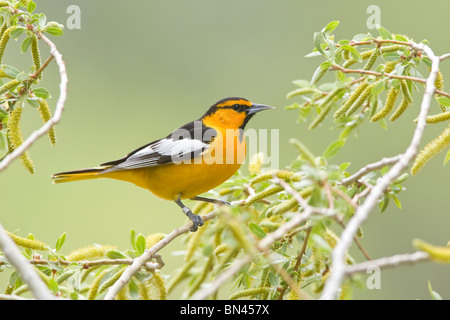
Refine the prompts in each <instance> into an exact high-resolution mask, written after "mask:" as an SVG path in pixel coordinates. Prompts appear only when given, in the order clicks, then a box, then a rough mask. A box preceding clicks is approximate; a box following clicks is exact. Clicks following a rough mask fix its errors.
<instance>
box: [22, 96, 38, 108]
mask: <svg viewBox="0 0 450 320" xmlns="http://www.w3.org/2000/svg"><path fill="white" fill-rule="evenodd" d="M25 101H26V102H27V103H28V104H29V105H30V106H31V107H32V108H39V101H38V100H37V98H26V99H25Z"/></svg>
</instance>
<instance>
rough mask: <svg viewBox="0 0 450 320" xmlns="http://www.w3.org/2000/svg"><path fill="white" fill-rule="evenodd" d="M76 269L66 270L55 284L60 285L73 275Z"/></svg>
mask: <svg viewBox="0 0 450 320" xmlns="http://www.w3.org/2000/svg"><path fill="white" fill-rule="evenodd" d="M76 271H77V269H68V270H66V271H64V272H63V273H61V274H60V275H59V276H58V278H56V283H58V284H61V283H63V282H64V281H66V280H67V279H69V278H70V277H71V276H73V275H74V274H75V272H76Z"/></svg>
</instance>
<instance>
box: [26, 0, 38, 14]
mask: <svg viewBox="0 0 450 320" xmlns="http://www.w3.org/2000/svg"><path fill="white" fill-rule="evenodd" d="M34 9H36V3H34V1H33V0H30V1H29V2H28V5H27V11H28V12H29V13H33V11H34Z"/></svg>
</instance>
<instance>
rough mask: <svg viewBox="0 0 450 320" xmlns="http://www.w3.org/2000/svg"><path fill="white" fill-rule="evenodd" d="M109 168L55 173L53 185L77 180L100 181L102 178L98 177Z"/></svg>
mask: <svg viewBox="0 0 450 320" xmlns="http://www.w3.org/2000/svg"><path fill="white" fill-rule="evenodd" d="M108 167H109V166H105V167H97V168H88V169H79V170H73V171H66V172H60V173H55V174H54V175H52V177H51V178H52V180H53V183H61V182H69V181H77V180H88V179H98V178H102V176H100V175H98V174H99V173H100V172H102V171H103V170H105V169H107V168H108Z"/></svg>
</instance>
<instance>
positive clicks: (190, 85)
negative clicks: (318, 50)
mask: <svg viewBox="0 0 450 320" xmlns="http://www.w3.org/2000/svg"><path fill="white" fill-rule="evenodd" d="M36 3H37V9H36V11H37V12H44V13H45V14H46V15H47V17H48V19H49V20H55V21H58V22H60V23H62V24H64V25H66V21H67V19H68V18H69V16H70V14H68V13H67V12H66V10H67V8H68V6H69V5H72V4H76V5H78V6H79V7H80V9H81V29H80V30H69V29H67V28H66V29H65V34H64V36H63V37H61V38H52V39H54V41H55V43H56V44H57V46H58V48H59V50H60V51H61V53H62V54H63V56H64V60H65V62H66V66H67V70H68V77H69V93H68V101H67V104H66V110H65V111H64V115H63V119H62V121H61V122H60V124H59V125H58V126H57V129H56V130H57V138H58V142H57V145H56V147H51V146H50V144H49V143H48V141H47V139H45V137H44V138H43V139H41V140H39V141H38V142H37V143H36V144H35V145H33V147H32V148H31V150H30V152H31V156H32V158H33V160H34V162H35V168H36V174H35V175H30V174H29V173H28V172H27V171H26V170H25V169H24V168H23V167H22V166H21V164H20V162H19V161H16V162H15V163H13V164H12V165H10V166H9V168H8V169H7V170H6V171H5V172H2V173H1V177H0V179H1V180H0V181H1V183H0V195H1V199H2V200H1V209H0V212H1V215H0V221H1V222H2V224H3V225H4V227H5V228H7V229H8V230H9V231H12V232H13V231H15V230H20V231H19V234H20V235H22V236H26V235H27V234H28V233H29V232H32V233H33V234H34V235H35V236H36V237H37V238H38V239H40V240H42V241H44V242H47V243H49V244H51V245H54V243H55V241H56V239H57V238H58V237H59V235H60V234H62V233H63V232H66V233H67V240H66V243H65V245H64V247H63V250H62V251H63V252H64V253H69V252H70V250H72V249H75V248H78V247H81V246H85V245H88V244H92V243H101V244H114V245H117V246H118V247H119V249H126V248H128V247H129V232H130V229H131V228H134V229H135V230H136V231H137V232H141V233H143V234H150V233H154V232H170V231H171V230H172V229H173V228H174V227H177V226H179V225H181V224H182V223H184V221H185V218H184V217H183V215H182V214H181V211H180V210H179V209H178V208H177V207H176V206H175V205H174V204H173V203H170V202H166V201H163V200H160V199H158V198H156V197H155V196H153V195H151V194H149V192H148V191H146V190H144V189H140V188H137V187H135V186H133V185H131V184H128V183H123V182H118V181H112V180H96V181H86V182H78V183H70V184H61V185H52V184H51V181H50V175H51V174H52V173H55V172H60V171H65V170H71V169H77V168H83V167H89V166H93V165H97V164H99V163H101V162H104V161H108V160H113V159H116V158H119V157H122V156H123V155H125V154H126V153H128V152H129V151H131V150H133V149H134V148H136V147H139V146H141V145H143V144H145V143H148V142H150V141H152V140H154V139H156V138H160V137H162V136H165V135H167V134H168V133H170V132H171V130H172V129H174V128H177V127H178V126H180V125H182V124H184V123H186V122H188V121H190V120H193V119H196V118H198V117H200V116H201V115H202V114H203V112H204V111H205V110H206V108H207V107H209V106H210V105H211V104H213V103H214V102H216V101H217V100H219V99H221V98H224V97H227V96H242V97H246V98H248V99H250V100H252V101H254V102H258V103H264V104H270V105H273V106H276V107H277V109H276V110H274V111H270V113H269V112H267V113H263V114H260V115H258V116H257V117H256V118H255V119H253V120H252V121H251V123H250V125H249V126H250V127H253V128H257V129H258V128H267V129H271V128H273V129H280V147H279V148H280V151H281V154H280V166H281V167H282V166H285V165H287V164H288V163H289V162H290V161H291V160H292V159H293V158H294V157H295V156H296V152H295V150H293V149H292V148H291V146H290V145H289V143H288V140H289V138H290V137H296V138H298V139H301V140H302V141H303V142H304V143H305V144H306V145H307V146H309V148H310V149H311V150H312V151H313V152H315V153H316V154H321V153H322V152H323V150H324V149H325V148H326V147H327V145H328V144H329V143H331V142H332V141H334V140H335V137H336V134H337V132H336V131H334V130H330V129H329V128H330V124H331V122H330V121H329V120H328V122H327V121H325V122H324V125H323V126H321V127H319V128H317V129H315V130H314V131H308V130H307V125H305V124H301V125H299V124H296V117H297V113H296V112H295V111H285V110H284V107H285V106H286V105H288V104H290V103H291V102H292V101H287V100H286V98H285V95H286V93H287V92H289V91H290V90H292V89H293V88H294V86H293V85H292V84H291V81H292V80H295V79H310V77H311V76H312V74H313V72H314V70H315V68H316V67H317V65H318V64H319V63H320V62H321V59H320V58H309V59H308V58H304V55H306V54H307V53H309V52H311V50H312V48H313V41H312V39H313V33H314V32H316V31H320V30H321V29H322V28H323V27H324V26H325V25H326V24H327V23H328V22H330V21H333V20H339V21H341V24H340V26H339V27H338V29H337V30H336V32H335V34H336V38H337V39H342V38H346V39H349V38H352V37H353V35H355V34H357V33H365V32H368V31H370V30H368V29H367V26H366V20H367V19H368V17H369V14H367V13H366V9H367V7H368V6H369V5H371V4H377V5H378V6H379V7H380V9H381V24H382V25H383V26H384V27H385V28H387V29H388V30H390V31H391V32H394V33H404V34H407V35H409V36H411V37H413V38H414V40H416V41H420V40H422V39H424V38H426V39H428V40H429V42H430V46H431V47H432V49H434V51H435V52H436V53H437V54H443V53H446V52H450V43H449V41H448V39H449V31H450V30H449V29H450V28H449V25H448V12H449V10H450V2H448V1H444V0H440V1H438V0H434V1H430V2H427V3H424V2H423V1H417V0H411V1H408V2H407V3H405V2H400V1H396V2H394V1H391V2H387V1H361V0H358V1H356V0H352V1H350V0H347V1H340V2H337V1H333V2H332V1H299V0H297V1H295V0H280V1H269V0H247V1H239V0H229V1H212V0H191V1H167V0H166V1H163V0H158V1H154V0H153V1H127V2H114V1H100V0H97V1H86V0H78V1H66V0H64V1H63V0H60V1H54V0H53V1H52V0H45V1H44V0H41V1H36ZM373 33H374V34H376V30H374V31H373ZM20 39H22V38H20ZM19 45H20V41H19V42H17V43H16V44H12V43H11V44H8V47H7V50H6V55H5V58H4V63H6V64H10V65H14V66H16V67H18V66H23V67H24V68H28V66H29V65H30V64H31V60H30V57H29V55H28V54H27V55H21V54H20V53H19V52H20V50H19ZM41 55H42V57H43V59H45V58H46V57H47V56H48V50H47V48H46V47H44V45H43V44H41ZM449 64H450V62H449V61H446V62H445V63H443V66H442V71H443V73H444V76H445V75H450V66H449ZM44 78H45V79H44V81H43V83H42V84H43V86H46V87H47V88H49V89H50V90H51V92H52V95H53V99H51V100H50V101H49V102H50V103H52V105H53V106H54V104H55V102H56V99H57V97H58V91H57V86H58V82H59V75H58V73H57V68H56V65H55V64H52V65H51V66H50V67H49V68H48V70H47V71H46V72H45V75H44ZM416 98H419V96H417V97H416ZM419 105H420V99H416V101H415V103H414V105H413V106H411V107H410V108H409V110H408V111H407V115H405V116H403V117H401V118H400V119H399V120H398V122H397V123H395V125H389V130H388V131H386V130H384V129H382V128H381V127H380V126H379V125H377V124H367V123H366V125H364V126H363V127H362V128H361V130H359V132H358V137H357V138H355V137H352V138H351V139H350V140H349V142H348V143H347V145H346V146H345V148H344V149H343V150H341V152H340V154H339V155H338V156H336V157H335V158H333V161H334V162H336V163H337V164H338V163H342V162H345V161H351V163H352V165H351V167H350V168H349V170H350V171H351V172H354V171H356V170H358V169H359V168H360V167H361V166H363V165H365V164H367V163H369V162H374V161H378V160H379V159H381V158H382V157H385V156H392V155H395V154H398V153H400V152H403V151H404V149H405V148H406V146H407V144H408V143H409V141H410V137H411V135H412V131H413V129H414V123H413V122H412V120H413V119H414V118H415V117H416V114H417V111H418V109H419ZM25 111H26V112H24V117H25V119H24V120H25V122H24V124H23V127H24V128H25V129H24V130H25V132H26V133H30V132H31V131H32V129H31V128H37V127H38V126H39V125H40V119H39V117H38V115H37V112H36V111H35V110H31V109H28V110H25ZM437 111H438V108H437V106H436V105H433V112H437ZM443 127H444V126H442V125H441V126H436V127H431V126H430V127H428V128H427V131H426V135H425V139H424V142H426V141H429V140H431V139H432V138H434V137H435V136H436V135H437V134H438V133H439V132H440V131H442V129H443ZM443 156H444V155H443V154H442V155H440V156H438V157H436V158H435V159H434V160H432V161H431V162H430V163H429V164H428V165H427V166H426V167H425V168H424V169H423V170H422V171H421V172H420V174H419V175H417V176H415V177H413V178H410V179H409V180H408V181H407V182H406V183H405V186H406V188H407V190H406V191H405V192H403V193H402V194H401V200H402V204H403V208H402V209H401V210H400V209H397V208H396V207H395V205H394V204H391V205H390V207H389V209H388V210H387V211H386V212H385V213H383V214H379V213H378V212H377V211H376V210H375V211H374V212H372V214H371V216H370V218H369V220H368V221H367V222H366V223H365V225H364V228H363V229H364V237H363V239H362V244H363V245H364V247H365V248H366V249H367V251H368V252H369V253H370V254H371V255H372V257H374V258H378V257H382V256H389V255H394V254H398V253H406V252H412V251H413V250H414V248H412V245H411V241H412V240H413V239H414V238H421V239H423V240H425V241H428V242H431V243H433V244H438V245H445V244H446V243H447V241H448V240H450V234H449V232H448V231H449V228H448V226H449V225H450V217H449V216H450V210H449V209H450V202H449V201H448V195H449V191H448V190H449V189H448V187H449V177H450V171H449V169H448V167H447V168H443V166H442V160H443ZM181 242H182V239H179V240H176V241H175V242H173V243H172V244H171V245H169V246H167V247H166V248H164V249H163V250H162V251H161V253H162V255H163V257H164V260H165V262H166V267H165V270H164V272H165V273H170V272H171V271H172V270H174V269H175V268H177V267H178V266H179V265H180V264H181V262H182V258H181V257H179V256H173V255H172V252H173V251H176V250H181V249H182V243H181ZM355 256H356V258H358V259H361V257H360V255H359V253H358V252H356V253H355ZM4 281H6V279H5V276H3V275H1V274H0V283H4ZM428 281H430V282H431V284H432V286H433V289H434V290H436V291H437V292H439V293H440V294H441V295H442V296H443V297H444V298H450V286H448V283H449V281H450V269H449V268H448V266H443V265H435V264H432V263H422V264H419V265H416V266H414V267H408V266H406V267H400V268H397V269H396V270H383V271H382V274H381V289H380V290H367V289H363V290H356V291H355V293H354V297H355V298H357V299H428V298H430V295H429V293H428V288H427V282H428Z"/></svg>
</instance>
